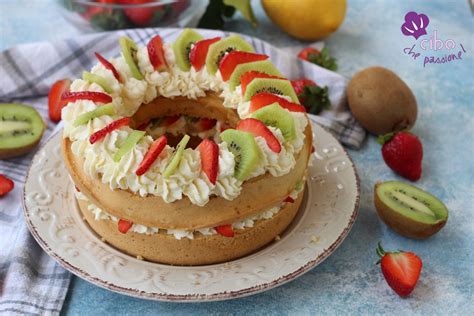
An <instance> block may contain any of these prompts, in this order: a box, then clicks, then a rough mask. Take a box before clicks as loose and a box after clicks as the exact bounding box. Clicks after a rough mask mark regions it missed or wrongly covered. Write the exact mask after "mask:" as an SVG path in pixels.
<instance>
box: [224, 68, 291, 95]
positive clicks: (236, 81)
mask: <svg viewBox="0 0 474 316" xmlns="http://www.w3.org/2000/svg"><path fill="white" fill-rule="evenodd" d="M252 70H254V71H258V72H263V73H265V74H267V75H272V76H278V77H283V75H282V74H281V72H280V71H279V70H278V69H276V67H275V66H274V65H273V64H272V62H271V61H269V60H259V61H252V62H250V63H245V64H239V65H237V67H235V69H234V71H233V72H232V75H231V76H230V78H229V89H230V91H234V90H235V87H237V86H238V85H240V77H241V76H242V75H243V74H244V73H246V72H249V71H252ZM254 80H255V79H254ZM252 81H253V80H252Z"/></svg>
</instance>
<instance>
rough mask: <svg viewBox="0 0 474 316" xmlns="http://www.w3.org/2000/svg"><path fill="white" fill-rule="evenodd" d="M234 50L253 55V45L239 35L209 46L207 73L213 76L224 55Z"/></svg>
mask: <svg viewBox="0 0 474 316" xmlns="http://www.w3.org/2000/svg"><path fill="white" fill-rule="evenodd" d="M233 50H240V51H243V52H250V53H253V52H254V49H253V47H252V45H250V44H249V43H247V42H246V41H245V40H244V39H243V38H242V37H240V36H239V35H231V36H229V37H227V38H224V39H222V40H220V41H217V42H215V43H214V44H212V45H211V46H209V50H208V51H207V56H206V68H207V71H208V72H209V73H210V74H211V75H213V74H215V73H216V71H217V69H218V68H219V63H220V61H221V59H222V57H224V55H225V54H226V53H228V52H230V51H233Z"/></svg>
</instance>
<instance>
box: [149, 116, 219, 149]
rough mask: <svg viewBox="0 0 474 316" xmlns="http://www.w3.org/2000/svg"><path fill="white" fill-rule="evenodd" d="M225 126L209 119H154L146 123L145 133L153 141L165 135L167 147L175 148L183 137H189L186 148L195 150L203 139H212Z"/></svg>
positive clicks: (176, 117)
mask: <svg viewBox="0 0 474 316" xmlns="http://www.w3.org/2000/svg"><path fill="white" fill-rule="evenodd" d="M225 126H226V124H225V123H224V122H221V121H217V120H215V119H211V118H202V117H194V116H188V115H180V116H165V117H159V118H154V119H152V120H151V121H150V122H148V123H147V126H146V127H145V126H144V128H145V130H146V132H147V133H148V134H149V135H151V136H152V137H153V138H154V139H157V138H158V137H160V136H163V135H165V136H166V138H167V139H168V145H170V146H172V147H175V146H176V145H177V144H178V143H179V141H180V140H181V138H182V137H183V135H189V136H190V137H191V139H190V140H189V142H188V145H187V147H188V148H196V147H197V146H198V145H199V144H200V143H201V141H202V139H204V138H211V139H214V138H215V137H216V136H217V135H218V134H219V133H220V131H222V128H223V127H225Z"/></svg>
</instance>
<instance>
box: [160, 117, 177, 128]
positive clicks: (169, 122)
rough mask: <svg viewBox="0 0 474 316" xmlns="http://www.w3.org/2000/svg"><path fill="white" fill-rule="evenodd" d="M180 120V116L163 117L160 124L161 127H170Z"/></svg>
mask: <svg viewBox="0 0 474 316" xmlns="http://www.w3.org/2000/svg"><path fill="white" fill-rule="evenodd" d="M180 118H181V116H179V115H177V116H168V117H165V118H164V119H163V121H161V124H162V125H163V126H171V125H173V124H174V123H176V122H177V121H178V120H179V119H180Z"/></svg>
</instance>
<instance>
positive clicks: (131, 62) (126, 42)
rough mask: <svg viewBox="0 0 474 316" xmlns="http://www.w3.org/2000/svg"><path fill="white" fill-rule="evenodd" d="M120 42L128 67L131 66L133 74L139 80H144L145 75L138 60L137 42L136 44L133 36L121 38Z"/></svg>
mask: <svg viewBox="0 0 474 316" xmlns="http://www.w3.org/2000/svg"><path fill="white" fill-rule="evenodd" d="M119 44H120V48H121V50H122V55H123V58H124V59H125V62H126V63H127V65H128V68H130V72H131V73H132V76H133V77H134V78H135V79H137V80H143V75H142V73H141V72H140V69H138V66H137V62H136V59H137V58H136V56H137V51H138V48H137V44H135V42H134V41H133V40H132V39H131V38H129V37H126V36H123V37H121V38H119Z"/></svg>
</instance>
